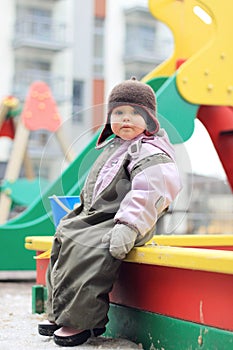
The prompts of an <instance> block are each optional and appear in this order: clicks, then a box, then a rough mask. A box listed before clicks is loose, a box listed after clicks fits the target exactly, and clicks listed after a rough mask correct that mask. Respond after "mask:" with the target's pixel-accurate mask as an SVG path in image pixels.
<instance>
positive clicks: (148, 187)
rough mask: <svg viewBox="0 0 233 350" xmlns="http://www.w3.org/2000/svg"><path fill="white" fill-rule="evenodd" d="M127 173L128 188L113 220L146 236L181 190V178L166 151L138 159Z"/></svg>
mask: <svg viewBox="0 0 233 350" xmlns="http://www.w3.org/2000/svg"><path fill="white" fill-rule="evenodd" d="M130 176H131V190H130V191H129V192H128V193H127V195H126V196H125V198H124V199H123V201H122V202H121V205H120V208H119V210H118V212H117V213H116V215H115V218H114V219H115V222H116V223H123V224H126V225H128V226H131V227H132V228H134V229H135V230H136V231H137V232H138V234H140V235H141V236H145V235H146V233H147V232H148V231H150V230H151V229H152V228H153V227H154V226H155V224H156V221H157V219H158V217H159V215H160V214H161V213H162V211H163V210H164V209H166V208H167V207H168V206H169V204H170V203H171V202H172V201H173V200H174V199H175V197H176V195H177V194H178V192H179V191H180V189H181V184H180V177H179V173H178V169H177V167H176V164H175V163H174V161H173V160H172V159H171V158H170V157H168V156H167V155H166V154H165V153H159V154H153V155H150V156H148V157H145V158H143V159H140V160H139V161H138V162H136V163H135V164H134V165H133V167H132V168H131V170H130Z"/></svg>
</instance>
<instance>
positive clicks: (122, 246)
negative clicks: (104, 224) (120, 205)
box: [102, 224, 137, 259]
mask: <svg viewBox="0 0 233 350" xmlns="http://www.w3.org/2000/svg"><path fill="white" fill-rule="evenodd" d="M136 238H137V232H136V231H135V230H133V229H132V228H131V227H129V226H127V225H124V224H116V225H115V226H114V227H113V228H112V229H111V230H110V231H109V232H107V233H106V234H105V235H104V236H103V238H102V242H103V243H109V251H110V254H111V255H112V256H113V257H114V258H116V259H124V258H125V256H126V254H127V253H128V252H129V251H130V250H131V249H132V248H133V246H134V243H135V241H136Z"/></svg>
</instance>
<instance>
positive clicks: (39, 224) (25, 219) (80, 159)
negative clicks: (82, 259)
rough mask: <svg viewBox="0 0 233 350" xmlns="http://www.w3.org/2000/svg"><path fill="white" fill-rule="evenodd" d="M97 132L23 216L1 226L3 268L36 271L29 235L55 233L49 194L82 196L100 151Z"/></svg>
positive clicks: (0, 245)
mask: <svg viewBox="0 0 233 350" xmlns="http://www.w3.org/2000/svg"><path fill="white" fill-rule="evenodd" d="M97 139H98V134H95V135H94V137H93V139H92V140H91V141H90V143H89V144H88V145H87V147H86V148H85V149H84V150H83V151H82V152H81V153H80V154H79V155H78V156H77V157H76V158H75V160H74V161H73V162H72V163H71V164H70V165H69V166H68V167H67V168H66V169H65V171H64V172H63V173H62V174H61V175H60V176H59V177H58V179H57V180H55V182H54V183H53V184H51V185H50V186H49V187H48V188H47V189H46V190H45V191H44V193H42V194H41V195H40V196H39V197H38V198H36V199H35V200H34V202H32V204H31V205H30V206H29V207H28V208H27V210H25V211H24V212H23V213H22V214H21V215H19V216H17V217H16V218H15V219H12V220H10V221H8V222H7V223H6V224H4V225H2V226H0V270H2V271H4V270H6V271H9V270H34V269H35V261H34V259H33V255H34V254H33V252H30V251H28V250H26V249H25V248H24V242H25V237H26V236H48V235H53V234H54V231H55V229H54V224H53V219H52V211H51V208H50V203H49V197H50V196H52V195H53V194H56V195H79V193H80V189H81V188H82V186H83V184H84V181H85V179H86V176H87V174H88V172H89V169H90V167H91V165H92V164H93V162H94V161H95V159H96V157H97V155H98V154H99V153H100V151H96V150H95V144H96V141H97Z"/></svg>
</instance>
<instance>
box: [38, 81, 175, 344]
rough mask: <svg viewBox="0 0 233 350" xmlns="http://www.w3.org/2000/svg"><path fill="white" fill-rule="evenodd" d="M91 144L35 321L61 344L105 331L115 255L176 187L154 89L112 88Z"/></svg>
mask: <svg viewBox="0 0 233 350" xmlns="http://www.w3.org/2000/svg"><path fill="white" fill-rule="evenodd" d="M110 136H111V138H109V137H110ZM97 149H103V152H102V153H101V154H100V156H99V157H98V158H97V160H96V162H95V163H94V165H93V167H92V169H91V171H90V173H89V175H88V178H87V180H86V183H85V186H84V188H83V190H82V192H81V195H80V197H81V205H80V207H78V208H76V209H74V210H73V211H72V212H71V213H69V214H68V215H66V216H65V217H64V218H63V219H62V220H61V222H60V224H59V226H58V228H57V231H56V234H55V237H54V243H53V248H52V253H51V258H50V264H49V268H48V273H47V288H48V304H47V311H48V321H46V322H44V323H41V324H39V333H40V334H42V335H48V336H50V335H53V337H54V342H55V343H56V344H58V345H61V346H75V345H79V344H83V343H84V342H85V341H86V340H87V339H88V338H89V337H91V336H92V335H94V336H98V335H100V334H103V333H104V332H105V326H106V324H107V322H108V317H107V314H108V309H109V292H110V291H111V290H112V287H113V283H114V281H115V280H116V277H117V273H118V271H119V267H120V265H121V261H122V259H124V258H125V256H126V254H127V253H128V252H129V251H130V250H131V249H132V248H133V247H134V246H139V245H143V244H145V243H146V242H147V241H148V240H149V239H151V238H152V236H153V234H154V230H155V225H156V222H157V220H158V218H159V216H160V215H161V213H162V212H163V211H164V210H165V209H167V207H168V206H169V204H170V203H171V202H172V201H173V200H174V199H175V197H176V195H177V194H178V192H179V191H180V189H181V184H180V178H179V173H178V171H177V167H176V163H175V159H174V151H173V147H172V145H171V143H170V142H169V140H168V137H167V135H166V132H165V131H164V130H163V129H160V126H159V122H158V120H157V118H156V100H155V95H154V92H153V90H152V89H151V88H150V87H149V86H148V85H146V84H144V83H141V82H139V81H137V80H136V79H135V78H132V79H131V80H127V81H125V82H123V83H121V84H118V85H117V86H115V87H114V88H113V90H112V92H111V94H110V96H109V100H108V115H107V121H106V124H105V126H104V128H103V131H102V133H101V134H100V137H99V139H98V142H97Z"/></svg>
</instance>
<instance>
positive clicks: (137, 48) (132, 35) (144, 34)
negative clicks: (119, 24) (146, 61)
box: [125, 24, 155, 58]
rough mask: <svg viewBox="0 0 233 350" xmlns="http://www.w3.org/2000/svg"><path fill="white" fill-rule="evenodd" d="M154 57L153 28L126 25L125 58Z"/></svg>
mask: <svg viewBox="0 0 233 350" xmlns="http://www.w3.org/2000/svg"><path fill="white" fill-rule="evenodd" d="M154 55H155V27H153V26H148V25H136V24H127V25H126V40H125V56H126V57H132V56H139V57H149V58H151V57H153V56H154Z"/></svg>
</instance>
